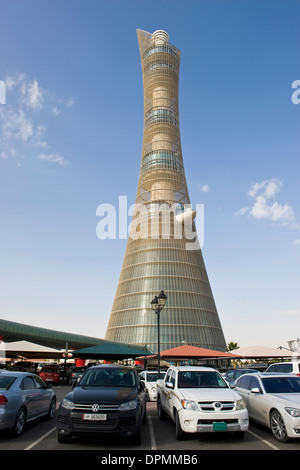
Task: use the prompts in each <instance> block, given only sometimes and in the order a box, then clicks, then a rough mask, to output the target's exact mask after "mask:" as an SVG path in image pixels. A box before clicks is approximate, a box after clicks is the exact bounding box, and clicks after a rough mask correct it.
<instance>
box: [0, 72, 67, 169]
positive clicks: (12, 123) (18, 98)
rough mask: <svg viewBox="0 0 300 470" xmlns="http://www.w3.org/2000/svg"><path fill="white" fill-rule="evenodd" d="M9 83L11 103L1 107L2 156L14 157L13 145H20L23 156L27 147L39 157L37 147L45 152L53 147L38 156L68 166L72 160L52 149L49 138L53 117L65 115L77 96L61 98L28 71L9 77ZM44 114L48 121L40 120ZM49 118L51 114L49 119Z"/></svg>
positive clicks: (7, 82) (0, 143) (15, 146)
mask: <svg viewBox="0 0 300 470" xmlns="http://www.w3.org/2000/svg"><path fill="white" fill-rule="evenodd" d="M5 84H6V90H7V91H9V97H8V99H7V105H6V106H1V107H0V148H1V154H0V156H1V158H2V159H3V158H6V159H7V158H9V157H11V156H13V154H12V153H11V152H10V149H11V148H16V149H17V151H18V153H19V155H22V154H23V153H24V150H25V149H26V155H27V156H28V155H30V152H29V151H31V153H33V152H34V154H35V156H36V155H37V149H39V150H38V151H39V152H41V149H43V152H45V149H49V153H48V154H46V153H41V154H40V155H38V158H40V159H41V160H47V161H51V162H55V163H57V164H59V165H66V164H67V163H68V162H67V161H66V160H65V159H64V158H63V157H61V156H60V155H59V154H58V153H59V152H58V153H56V152H55V151H54V152H53V151H52V149H51V145H50V144H49V142H48V139H47V130H48V126H49V125H51V122H52V118H53V116H55V117H58V116H61V115H62V114H63V111H65V112H66V110H67V108H71V107H72V106H73V104H74V99H73V98H72V97H69V98H67V99H65V98H62V99H57V98H56V97H55V96H54V95H53V93H51V92H50V91H49V90H46V89H45V88H43V87H42V86H41V85H40V83H39V82H38V80H36V79H29V78H28V77H27V76H26V74H25V73H18V74H14V75H13V74H11V75H9V76H7V77H6V79H5ZM37 111H43V112H42V113H39V112H37ZM47 113H48V114H47ZM41 116H42V118H43V120H44V122H41V121H40V119H41ZM48 117H51V120H50V121H49V122H48V121H47V118H48ZM45 124H47V126H46V125H45ZM25 144H26V147H25Z"/></svg>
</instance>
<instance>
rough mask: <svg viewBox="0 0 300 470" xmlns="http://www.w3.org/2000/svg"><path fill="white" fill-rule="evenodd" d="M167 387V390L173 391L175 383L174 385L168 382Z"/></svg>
mask: <svg viewBox="0 0 300 470" xmlns="http://www.w3.org/2000/svg"><path fill="white" fill-rule="evenodd" d="M166 387H167V388H172V389H173V388H174V385H173V383H172V382H166Z"/></svg>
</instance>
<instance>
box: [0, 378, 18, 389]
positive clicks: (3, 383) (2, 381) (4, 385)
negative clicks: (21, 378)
mask: <svg viewBox="0 0 300 470" xmlns="http://www.w3.org/2000/svg"><path fill="white" fill-rule="evenodd" d="M15 380H16V377H10V376H8V377H5V376H4V375H2V376H0V390H8V389H9V387H10V386H11V385H12V384H13V383H14V381H15Z"/></svg>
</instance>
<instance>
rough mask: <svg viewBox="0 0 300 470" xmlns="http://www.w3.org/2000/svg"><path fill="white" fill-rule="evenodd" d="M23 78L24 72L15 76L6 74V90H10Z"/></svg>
mask: <svg viewBox="0 0 300 470" xmlns="http://www.w3.org/2000/svg"><path fill="white" fill-rule="evenodd" d="M24 79H25V73H19V74H16V75H15V76H11V75H9V76H7V77H6V79H5V86H6V89H7V90H12V89H13V88H14V87H15V86H16V85H19V84H20V83H22V82H23V80H24Z"/></svg>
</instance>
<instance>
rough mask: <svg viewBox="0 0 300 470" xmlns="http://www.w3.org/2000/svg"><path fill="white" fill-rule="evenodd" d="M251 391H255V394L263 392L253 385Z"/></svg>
mask: <svg viewBox="0 0 300 470" xmlns="http://www.w3.org/2000/svg"><path fill="white" fill-rule="evenodd" d="M250 391H251V393H254V394H255V395H260V394H261V391H260V390H259V388H258V387H253V388H251V390H250Z"/></svg>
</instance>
